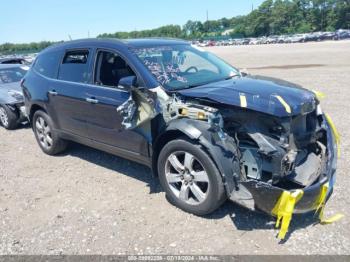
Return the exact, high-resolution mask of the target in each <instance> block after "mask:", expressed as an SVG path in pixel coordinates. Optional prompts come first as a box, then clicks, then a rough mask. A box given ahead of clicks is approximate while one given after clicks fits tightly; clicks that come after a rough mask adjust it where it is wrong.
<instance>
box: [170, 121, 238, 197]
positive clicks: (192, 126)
mask: <svg viewBox="0 0 350 262" xmlns="http://www.w3.org/2000/svg"><path fill="white" fill-rule="evenodd" d="M166 130H167V131H170V130H177V131H180V132H182V133H184V134H185V135H186V136H187V137H189V138H190V139H192V140H195V141H196V142H198V143H199V144H200V145H201V146H203V147H204V149H205V150H206V151H207V153H208V154H209V155H210V157H211V158H212V160H213V161H214V163H215V165H216V166H217V168H218V169H219V171H220V174H221V176H222V181H223V183H224V186H225V190H226V193H227V196H228V197H230V194H231V192H232V191H234V190H237V188H238V186H239V185H238V181H239V179H240V164H239V158H238V151H237V150H238V149H237V145H236V143H235V141H234V140H233V139H232V138H231V137H229V136H227V135H226V136H225V137H221V136H220V135H219V133H218V132H217V131H216V130H212V126H211V125H210V124H209V123H208V122H204V121H199V120H194V119H188V118H181V119H174V120H172V121H170V122H169V123H168V126H167V128H166Z"/></svg>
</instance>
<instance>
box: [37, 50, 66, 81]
mask: <svg viewBox="0 0 350 262" xmlns="http://www.w3.org/2000/svg"><path fill="white" fill-rule="evenodd" d="M60 61H61V52H50V53H45V54H42V55H40V56H39V57H38V58H37V59H36V61H35V64H34V69H35V70H36V71H37V72H38V73H40V74H42V75H44V76H46V77H49V78H57V71H58V65H59V63H60Z"/></svg>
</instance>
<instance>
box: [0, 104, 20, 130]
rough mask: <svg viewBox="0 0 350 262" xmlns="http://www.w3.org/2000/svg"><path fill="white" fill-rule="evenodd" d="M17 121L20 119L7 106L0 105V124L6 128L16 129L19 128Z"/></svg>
mask: <svg viewBox="0 0 350 262" xmlns="http://www.w3.org/2000/svg"><path fill="white" fill-rule="evenodd" d="M17 121H18V117H17V115H16V113H15V112H13V111H12V110H11V109H10V108H9V107H8V106H6V105H0V123H1V125H2V126H3V127H4V128H6V129H8V130H12V129H15V128H16V127H17V126H18V123H17Z"/></svg>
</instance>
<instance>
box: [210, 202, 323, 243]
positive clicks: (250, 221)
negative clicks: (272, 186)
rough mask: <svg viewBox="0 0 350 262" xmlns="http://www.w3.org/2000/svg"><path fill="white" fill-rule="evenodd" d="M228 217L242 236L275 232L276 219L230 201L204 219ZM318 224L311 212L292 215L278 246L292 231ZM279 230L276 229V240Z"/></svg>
mask: <svg viewBox="0 0 350 262" xmlns="http://www.w3.org/2000/svg"><path fill="white" fill-rule="evenodd" d="M226 216H229V217H230V219H231V221H232V224H233V225H234V227H235V229H237V230H239V231H242V235H244V234H245V233H246V232H248V231H253V230H275V222H276V218H274V217H273V216H270V215H268V214H266V213H263V212H261V211H252V210H250V209H247V208H245V207H242V206H240V205H238V204H236V203H233V202H231V201H226V202H225V203H224V204H223V205H222V206H221V207H220V208H219V209H218V210H216V211H215V212H213V213H212V214H209V215H207V216H204V218H206V219H221V218H223V217H226ZM317 223H318V219H317V217H315V216H314V213H313V212H309V213H306V214H294V215H293V218H292V221H291V223H290V225H289V230H288V232H287V234H286V237H285V238H284V240H280V241H279V244H284V243H285V242H286V241H287V240H288V239H289V238H290V236H291V235H292V234H293V232H294V231H297V230H298V229H301V228H305V227H308V226H313V225H315V224H317ZM278 231H279V229H276V232H277V233H276V239H277V234H278Z"/></svg>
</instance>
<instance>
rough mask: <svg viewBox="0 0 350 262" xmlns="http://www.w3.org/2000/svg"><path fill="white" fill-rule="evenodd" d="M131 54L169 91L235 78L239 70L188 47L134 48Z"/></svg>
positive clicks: (192, 47) (209, 54)
mask: <svg viewBox="0 0 350 262" xmlns="http://www.w3.org/2000/svg"><path fill="white" fill-rule="evenodd" d="M132 51H133V52H134V53H135V54H136V56H137V57H138V58H139V59H140V60H141V61H142V63H143V64H144V65H145V66H146V67H147V68H148V70H149V71H150V72H151V73H152V75H153V76H154V77H155V78H156V79H157V81H158V82H159V83H160V84H161V85H162V86H164V87H165V88H166V89H167V90H169V91H174V90H178V89H184V88H189V87H195V86H200V85H204V84H207V83H211V82H217V81H221V80H225V79H228V78H231V77H234V76H239V75H240V74H239V71H238V70H237V69H235V68H234V67H232V66H230V65H228V64H227V63H225V62H224V61H222V60H221V59H219V58H218V57H216V56H215V55H213V54H211V53H208V52H205V51H203V50H201V49H199V48H197V47H194V46H191V45H171V46H159V47H145V48H134V49H132Z"/></svg>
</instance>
